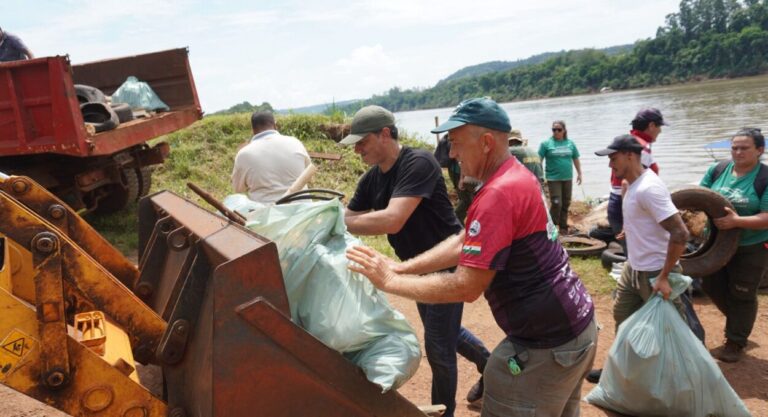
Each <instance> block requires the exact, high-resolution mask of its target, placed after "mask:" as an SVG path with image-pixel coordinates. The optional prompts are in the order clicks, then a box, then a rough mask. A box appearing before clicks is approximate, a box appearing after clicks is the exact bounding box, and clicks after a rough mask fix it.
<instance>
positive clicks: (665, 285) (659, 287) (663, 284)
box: [653, 275, 672, 300]
mask: <svg viewBox="0 0 768 417" xmlns="http://www.w3.org/2000/svg"><path fill="white" fill-rule="evenodd" d="M653 291H654V292H658V293H660V294H661V296H662V297H664V299H665V300H669V295H670V294H672V286H670V285H669V279H668V278H667V277H664V279H661V275H659V277H658V278H656V283H655V284H653Z"/></svg>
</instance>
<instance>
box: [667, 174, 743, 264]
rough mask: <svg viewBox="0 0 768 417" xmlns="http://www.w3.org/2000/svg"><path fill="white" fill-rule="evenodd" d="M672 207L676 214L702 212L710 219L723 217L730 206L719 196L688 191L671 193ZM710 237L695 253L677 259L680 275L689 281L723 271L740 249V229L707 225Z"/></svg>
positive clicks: (704, 190)
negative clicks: (688, 277) (674, 208)
mask: <svg viewBox="0 0 768 417" xmlns="http://www.w3.org/2000/svg"><path fill="white" fill-rule="evenodd" d="M672 203H674V204H675V207H677V209H678V210H691V211H703V212H704V213H706V214H707V216H708V217H709V218H710V219H716V218H718V217H722V216H724V215H725V207H728V208H730V209H733V205H731V203H730V202H729V201H728V200H726V199H725V197H723V196H721V195H720V194H718V193H716V192H714V191H712V190H710V189H707V188H704V187H690V188H684V189H681V190H678V191H675V192H673V193H672ZM709 229H710V233H709V237H708V238H707V240H706V241H705V242H704V244H703V245H701V246H700V247H699V249H698V250H696V251H693V252H691V253H686V254H684V255H683V256H681V257H680V265H681V266H682V267H683V273H684V274H685V275H690V276H692V277H704V276H705V275H709V274H712V273H714V272H715V271H717V270H718V269H720V268H722V267H723V266H724V265H725V264H726V263H728V261H729V260H731V257H733V254H734V253H736V249H737V247H738V245H739V237H740V234H741V231H740V230H739V229H731V230H719V229H718V228H717V227H715V225H714V224H713V223H712V222H709Z"/></svg>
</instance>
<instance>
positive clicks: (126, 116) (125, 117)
mask: <svg viewBox="0 0 768 417" xmlns="http://www.w3.org/2000/svg"><path fill="white" fill-rule="evenodd" d="M109 107H111V108H112V111H113V112H115V114H116V115H117V120H119V121H120V123H126V122H130V121H131V120H133V110H132V109H131V106H129V105H128V104H126V103H116V104H110V105H109Z"/></svg>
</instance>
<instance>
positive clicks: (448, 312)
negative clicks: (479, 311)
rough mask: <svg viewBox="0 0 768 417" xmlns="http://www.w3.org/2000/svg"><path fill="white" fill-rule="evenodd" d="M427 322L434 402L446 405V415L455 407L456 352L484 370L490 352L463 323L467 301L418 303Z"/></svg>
mask: <svg viewBox="0 0 768 417" xmlns="http://www.w3.org/2000/svg"><path fill="white" fill-rule="evenodd" d="M416 306H417V308H418V310H419V316H421V322H422V324H423V325H424V350H426V353H427V361H428V362H429V366H430V368H432V403H433V404H443V405H445V407H446V410H445V414H443V417H453V413H454V411H455V410H456V383H457V374H458V370H457V367H456V353H457V352H458V353H459V354H460V355H461V356H464V357H465V358H467V359H468V360H470V361H472V362H473V363H474V364H475V365H476V366H477V369H478V371H480V372H482V369H484V368H485V363H486V362H487V361H488V357H489V356H490V352H488V350H487V349H486V348H485V346H483V342H481V341H480V340H478V339H477V338H476V337H475V336H474V335H473V334H472V333H470V332H469V330H467V329H465V328H463V327H461V315H462V312H463V310H464V303H451V304H422V303H416Z"/></svg>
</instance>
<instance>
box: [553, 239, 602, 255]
mask: <svg viewBox="0 0 768 417" xmlns="http://www.w3.org/2000/svg"><path fill="white" fill-rule="evenodd" d="M560 243H561V244H562V245H563V247H564V248H565V251H566V252H568V255H571V256H600V254H601V253H602V252H603V251H604V250H605V248H606V246H608V244H607V243H605V242H603V241H602V240H599V239H592V238H589V237H580V236H563V237H561V238H560ZM568 243H580V244H586V245H590V246H587V247H585V248H569V247H567V246H566V244H568Z"/></svg>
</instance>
